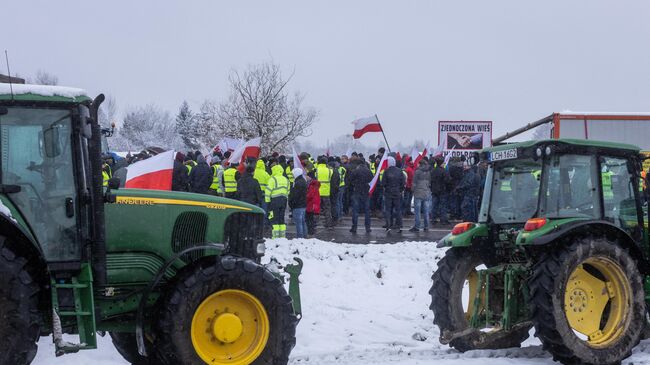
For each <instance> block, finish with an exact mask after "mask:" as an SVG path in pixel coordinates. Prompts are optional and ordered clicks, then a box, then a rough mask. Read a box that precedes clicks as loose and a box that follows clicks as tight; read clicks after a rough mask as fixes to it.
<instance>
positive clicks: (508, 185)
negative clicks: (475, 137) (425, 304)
mask: <svg viewBox="0 0 650 365" xmlns="http://www.w3.org/2000/svg"><path fill="white" fill-rule="evenodd" d="M643 159H644V157H643V156H642V155H641V154H640V153H639V148H638V147H635V146H631V145H625V144H617V143H608V142H596V141H587V140H569V139H565V140H562V139H560V140H543V141H531V142H522V143H514V144H508V145H501V146H495V147H492V148H487V149H484V150H483V151H481V152H480V153H479V154H477V155H476V156H474V157H473V158H472V159H471V160H475V161H478V160H480V161H481V164H487V173H486V182H485V187H484V193H483V199H482V203H481V207H480V212H479V221H478V222H464V223H460V224H458V225H456V226H455V227H454V229H453V231H452V232H451V233H450V234H449V235H447V236H446V237H445V238H444V239H442V240H441V241H440V242H439V247H449V249H448V250H447V252H446V254H445V257H444V258H443V259H441V260H440V262H439V263H438V269H437V270H436V272H435V273H434V274H433V278H432V279H433V286H432V288H431V291H430V294H431V296H432V303H431V309H432V310H433V312H434V316H435V319H434V322H435V324H436V325H438V327H439V328H440V341H441V342H442V343H443V344H449V345H450V346H452V347H454V348H456V349H458V350H459V351H468V350H473V349H497V348H507V347H518V346H520V345H521V343H522V342H523V341H524V340H525V339H526V338H528V334H529V331H530V329H531V328H532V327H534V328H535V333H536V336H537V337H538V338H539V339H540V341H541V342H542V344H543V348H544V349H545V350H547V351H548V352H550V353H551V354H552V355H553V359H554V360H556V361H560V362H562V363H564V364H617V363H620V362H621V360H622V359H624V358H626V357H628V356H630V354H631V352H632V349H633V348H634V347H635V346H636V345H637V344H638V343H639V340H640V339H641V337H642V333H643V332H644V329H645V326H646V302H647V300H650V298H649V297H648V296H647V294H646V293H649V292H650V261H649V259H650V245H649V242H648V231H647V228H648V223H647V222H648V220H647V218H648V217H647V206H646V202H645V199H644V197H643V192H642V189H641V187H640V184H641V183H642V181H641V176H642V175H641V171H642V161H643ZM483 166H484V165H483Z"/></svg>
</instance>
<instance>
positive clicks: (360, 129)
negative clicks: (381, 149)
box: [352, 114, 382, 139]
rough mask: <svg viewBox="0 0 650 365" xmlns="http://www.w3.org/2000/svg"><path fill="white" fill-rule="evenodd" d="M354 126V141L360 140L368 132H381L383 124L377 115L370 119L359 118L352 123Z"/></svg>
mask: <svg viewBox="0 0 650 365" xmlns="http://www.w3.org/2000/svg"><path fill="white" fill-rule="evenodd" d="M352 124H354V133H353V134H352V137H354V139H359V138H361V136H363V135H364V134H366V133H368V132H381V131H382V129H381V124H379V118H377V115H376V114H375V115H373V116H372V117H368V118H359V119H357V120H355V121H353V122H352Z"/></svg>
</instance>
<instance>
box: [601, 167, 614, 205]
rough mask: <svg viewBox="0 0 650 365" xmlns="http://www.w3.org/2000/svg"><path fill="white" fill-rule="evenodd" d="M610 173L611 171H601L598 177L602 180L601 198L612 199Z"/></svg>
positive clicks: (611, 173)
mask: <svg viewBox="0 0 650 365" xmlns="http://www.w3.org/2000/svg"><path fill="white" fill-rule="evenodd" d="M612 175H614V173H613V172H611V171H606V172H601V173H600V179H601V180H602V181H603V198H605V199H614V190H612Z"/></svg>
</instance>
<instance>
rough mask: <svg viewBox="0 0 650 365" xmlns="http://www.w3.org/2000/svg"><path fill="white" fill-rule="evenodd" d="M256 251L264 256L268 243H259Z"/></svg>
mask: <svg viewBox="0 0 650 365" xmlns="http://www.w3.org/2000/svg"><path fill="white" fill-rule="evenodd" d="M255 252H256V253H257V254H258V255H259V256H264V254H265V253H266V244H264V242H262V243H258V244H257V247H256V248H255Z"/></svg>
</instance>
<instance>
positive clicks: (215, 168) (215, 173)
mask: <svg viewBox="0 0 650 365" xmlns="http://www.w3.org/2000/svg"><path fill="white" fill-rule="evenodd" d="M222 170H223V167H221V165H219V164H215V165H212V184H211V185H210V189H212V190H216V191H217V193H222V191H221V186H219V171H222Z"/></svg>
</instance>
